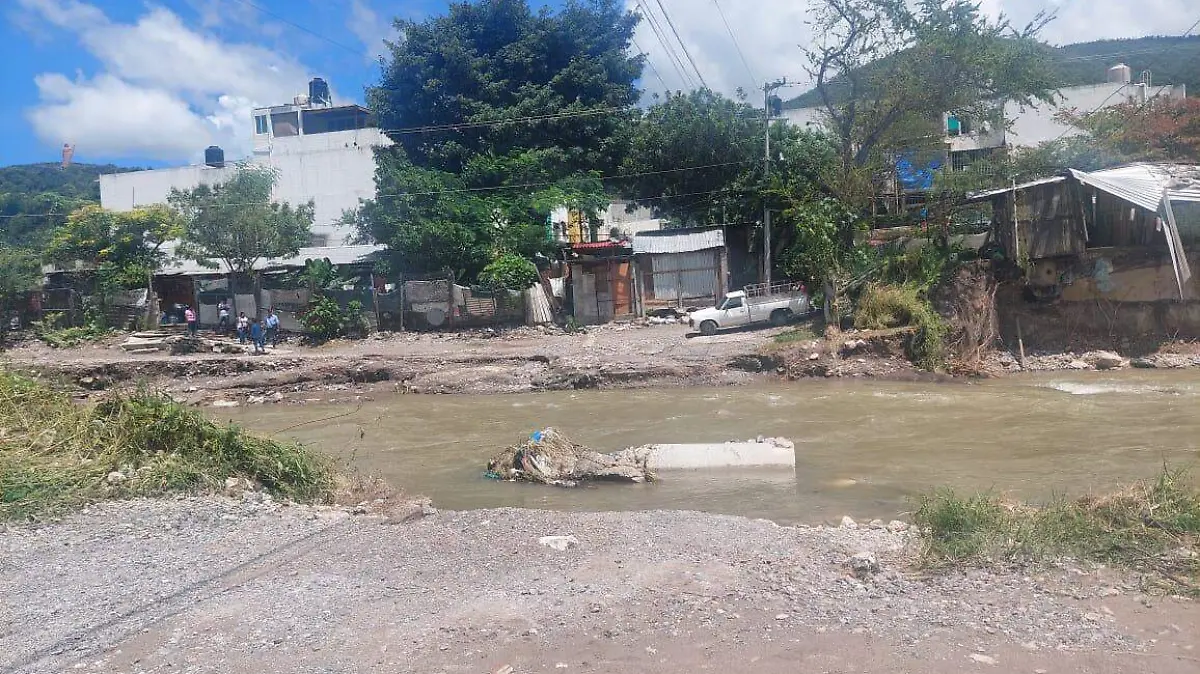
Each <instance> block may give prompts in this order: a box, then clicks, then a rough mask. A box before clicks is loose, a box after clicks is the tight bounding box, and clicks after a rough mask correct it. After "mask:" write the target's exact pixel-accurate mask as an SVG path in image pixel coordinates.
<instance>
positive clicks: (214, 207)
mask: <svg viewBox="0 0 1200 674" xmlns="http://www.w3.org/2000/svg"><path fill="white" fill-rule="evenodd" d="M275 180H276V175H275V173H274V171H273V170H271V169H269V168H265V167H261V166H253V165H249V164H242V165H239V166H238V167H237V170H236V171H235V172H234V175H233V177H232V178H230V179H229V180H227V181H225V182H223V183H218V184H215V185H200V186H198V187H195V188H193V189H190V190H177V189H172V190H171V194H170V196H168V197H167V201H168V203H169V204H170V205H171V206H172V207H173V208H175V210H176V211H177V212H178V213H179V214H180V215H181V216H182V218H183V241H182V243H181V245H180V246H179V248H178V249H177V251H176V254H177V255H182V256H188V257H191V258H193V259H195V260H196V261H197V262H199V263H200V264H205V265H209V266H214V267H215V266H216V265H215V261H216V260H219V261H221V262H224V263H225V266H226V267H227V268H228V269H229V271H230V273H231V274H237V275H244V274H249V273H250V272H251V271H252V270H253V269H254V266H255V265H256V264H257V263H258V262H259V261H260V260H263V259H267V258H272V257H285V256H289V255H295V254H296V253H297V252H299V250H300V247H301V246H304V245H306V244H307V243H308V242H309V240H310V238H311V232H310V230H311V228H312V222H313V203H312V202H311V201H310V202H308V203H307V204H301V205H298V206H293V205H291V204H287V203H279V202H275V201H272V200H271V189H272V188H273V187H274V185H275Z"/></svg>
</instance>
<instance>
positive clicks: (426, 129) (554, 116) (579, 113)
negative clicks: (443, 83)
mask: <svg viewBox="0 0 1200 674" xmlns="http://www.w3.org/2000/svg"><path fill="white" fill-rule="evenodd" d="M626 109H627V108H624V107H613V108H592V109H590V110H576V111H573V112H554V113H547V114H544V115H530V116H528V117H510V118H509V119H489V120H481V121H478V122H460V123H455V124H436V125H430V126H410V127H405V128H399V129H380V131H382V132H384V133H388V134H396V135H405V134H416V133H435V132H438V131H459V130H462V129H475V128H480V127H486V126H500V125H502V124H517V123H533V122H546V121H554V120H559V119H570V118H572V117H591V116H594V115H604V114H608V113H610V112H621V111H624V110H626Z"/></svg>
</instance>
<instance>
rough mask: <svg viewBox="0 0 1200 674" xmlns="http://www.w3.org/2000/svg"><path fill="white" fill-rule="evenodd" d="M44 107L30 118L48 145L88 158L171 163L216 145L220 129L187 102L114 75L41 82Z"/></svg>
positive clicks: (42, 78) (59, 77)
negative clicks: (68, 147) (72, 148)
mask: <svg viewBox="0 0 1200 674" xmlns="http://www.w3.org/2000/svg"><path fill="white" fill-rule="evenodd" d="M36 83H37V87H38V92H39V93H40V95H41V101H42V103H41V105H40V106H39V107H38V108H37V109H35V110H34V111H33V112H31V113H30V115H29V120H30V122H31V123H32V124H33V129H34V132H35V133H37V135H38V137H39V138H41V139H43V140H44V141H46V142H47V143H60V142H64V141H65V142H71V143H74V144H76V146H77V148H79V149H80V150H86V152H87V153H88V154H94V155H103V156H112V157H128V158H143V157H144V158H148V159H162V160H172V159H179V158H181V157H191V156H193V155H195V154H196V151H197V149H198V148H199V149H203V148H204V147H207V146H208V145H210V144H212V143H214V142H217V140H218V135H220V134H218V129H216V128H213V126H212V125H210V124H207V123H206V122H205V120H204V119H203V118H201V117H199V116H197V115H196V113H195V112H194V111H193V110H192V109H191V107H189V106H188V104H187V103H186V102H184V101H183V100H181V99H179V98H177V97H174V96H172V95H171V94H169V93H167V92H165V91H162V90H160V89H151V88H145V87H139V86H136V85H133V84H130V83H128V82H126V81H124V80H122V79H120V78H117V77H114V76H112V75H99V76H97V77H95V78H94V79H92V80H71V79H68V78H67V77H65V76H63V75H59V74H57V73H47V74H43V75H39V76H38V77H37V79H36Z"/></svg>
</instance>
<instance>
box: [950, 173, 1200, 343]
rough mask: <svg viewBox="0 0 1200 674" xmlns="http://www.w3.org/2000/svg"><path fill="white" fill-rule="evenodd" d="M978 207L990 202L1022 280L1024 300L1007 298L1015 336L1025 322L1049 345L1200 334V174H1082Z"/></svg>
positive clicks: (1006, 313)
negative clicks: (1196, 270) (1199, 275)
mask: <svg viewBox="0 0 1200 674" xmlns="http://www.w3.org/2000/svg"><path fill="white" fill-rule="evenodd" d="M972 200H974V201H986V202H990V203H991V205H992V223H991V231H992V240H993V242H994V244H995V245H997V246H998V248H999V249H1000V250H1002V252H1003V256H1004V258H1005V259H1006V260H1007V261H1008V262H1009V263H1011V264H1010V265H1009V268H1010V269H1012V270H1013V271H1014V273H1016V274H1017V275H1018V276H1019V278H1020V281H1021V283H1019V284H1017V286H1016V287H1017V288H1019V290H1020V292H1021V293H1022V295H1023V299H1021V300H1017V299H1016V298H1012V299H1014V301H1010V302H1005V301H1000V300H1001V299H1002V298H999V297H998V302H997V306H998V308H999V309H1000V319H1001V322H1002V329H1004V331H1005V333H1006V334H1008V335H1010V336H1014V333H1019V332H1021V330H1020V326H1019V322H1020V321H1024V322H1025V332H1026V335H1030V334H1036V335H1038V338H1039V339H1041V340H1042V341H1044V342H1046V343H1045V344H1044V345H1045V346H1047V347H1050V346H1053V347H1069V346H1072V345H1078V344H1081V343H1095V342H1097V341H1104V339H1106V338H1107V339H1108V340H1109V341H1110V342H1112V341H1117V342H1121V344H1114V346H1125V347H1126V348H1128V347H1129V346H1130V345H1131V343H1132V342H1135V341H1138V340H1142V339H1155V338H1158V339H1161V338H1163V337H1165V336H1186V337H1197V336H1200V279H1198V278H1197V277H1196V275H1195V274H1194V273H1193V271H1192V270H1193V268H1195V267H1196V265H1197V264H1200V166H1195V165H1183V164H1155V163H1137V164H1130V165H1127V166H1122V167H1118V168H1113V169H1107V170H1102V171H1092V172H1088V171H1080V170H1074V169H1073V170H1071V171H1069V172H1068V173H1067V174H1066V175H1061V176H1054V177H1050V178H1043V179H1040V180H1036V181H1033V182H1029V183H1025V184H1020V185H1014V186H1013V187H1011V188H1008V189H998V190H992V191H989V192H984V193H981V194H976V195H974V196H973V197H972ZM1009 285H1010V286H1011V285H1012V284H1009ZM1006 307H1007V308H1008V309H1009V310H1006Z"/></svg>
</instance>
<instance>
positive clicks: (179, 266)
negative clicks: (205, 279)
mask: <svg viewBox="0 0 1200 674" xmlns="http://www.w3.org/2000/svg"><path fill="white" fill-rule="evenodd" d="M386 249H387V246H378V245H362V246H313V247H309V248H301V249H300V251H299V252H298V253H297V254H296V255H293V256H291V257H285V258H274V259H269V260H259V261H258V262H257V263H255V265H254V269H255V270H258V271H264V270H267V269H286V268H288V267H303V266H304V262H305V261H306V260H323V259H325V258H329V261H330V262H332V263H333V264H335V265H344V264H354V263H356V262H366V261H368V260H369V258H370V256H371V255H372V254H374V253H379V252H381V251H384V250H386ZM216 262H217V266H216V268H212V267H205V266H203V265H201V264H199V263H198V262H196V261H195V260H179V259H176V260H172V261H171V262H168V263H167V264H165V265H163V267H162V269H160V270H159V273H160V274H174V275H182V276H207V275H208V274H228V273H229V267H228V266H226V265H225V263H224V262H221V261H219V260H218V261H216Z"/></svg>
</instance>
